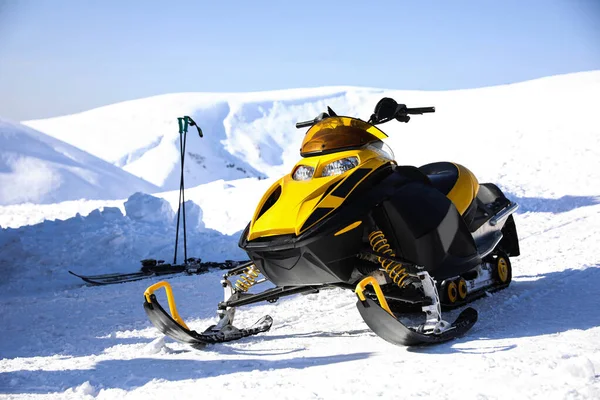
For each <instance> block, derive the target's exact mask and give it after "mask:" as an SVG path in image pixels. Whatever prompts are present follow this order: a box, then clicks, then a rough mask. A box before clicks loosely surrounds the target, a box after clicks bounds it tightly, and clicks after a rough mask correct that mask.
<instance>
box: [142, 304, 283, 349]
mask: <svg viewBox="0 0 600 400" xmlns="http://www.w3.org/2000/svg"><path fill="white" fill-rule="evenodd" d="M149 297H150V301H148V299H147V298H146V297H144V299H145V301H144V310H145V311H146V314H147V315H148V318H149V319H150V321H151V322H152V324H153V325H154V326H155V327H156V328H157V329H158V330H159V331H161V332H162V333H163V334H165V335H167V336H169V337H170V338H172V339H174V340H176V341H178V342H180V343H185V344H189V345H191V346H192V347H195V348H198V349H201V348H203V347H204V346H206V345H207V344H215V343H225V342H230V341H233V340H238V339H241V338H244V337H247V336H252V335H256V334H258V333H262V332H266V331H268V330H269V329H271V325H273V319H272V318H271V317H270V316H268V315H265V316H264V317H262V318H261V319H260V320H258V321H257V322H256V323H255V324H254V325H252V326H251V327H250V328H245V329H239V328H236V327H234V326H233V325H225V326H224V327H223V328H220V329H215V328H216V326H215V325H213V326H211V327H209V328H208V329H206V330H205V331H204V332H202V333H198V332H196V331H194V330H191V329H187V328H186V327H184V326H182V325H181V324H179V323H178V322H177V321H175V320H174V319H173V318H172V317H171V315H169V314H168V313H167V312H166V311H165V310H164V309H163V308H162V306H161V305H160V304H159V303H158V301H157V300H156V296H155V295H153V294H151V295H150V296H149Z"/></svg>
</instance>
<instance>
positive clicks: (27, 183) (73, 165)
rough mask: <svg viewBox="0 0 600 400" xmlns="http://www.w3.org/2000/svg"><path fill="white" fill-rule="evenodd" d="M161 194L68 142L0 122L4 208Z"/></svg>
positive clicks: (0, 199)
mask: <svg viewBox="0 0 600 400" xmlns="http://www.w3.org/2000/svg"><path fill="white" fill-rule="evenodd" d="M157 190H158V188H157V187H156V186H154V185H152V184H150V183H149V182H146V181H143V180H142V179H140V178H138V177H136V176H133V175H131V174H129V173H127V172H125V171H123V170H122V169H120V168H117V167H115V166H114V165H111V164H109V163H107V162H105V161H103V160H100V159H98V158H97V157H94V156H92V155H90V154H88V153H86V152H84V151H81V150H79V149H77V148H75V147H73V146H71V145H69V144H67V143H64V142H61V141H60V140H57V139H55V138H53V137H50V136H48V135H45V134H43V133H41V132H38V131H35V130H34V129H31V128H28V127H26V126H24V125H21V124H17V123H13V122H9V121H5V120H2V119H0V205H8V204H19V203H24V202H32V203H46V204H47V203H56V202H61V201H66V200H75V199H81V198H86V199H104V200H107V199H119V198H123V197H127V196H128V195H130V194H131V193H134V192H135V191H145V192H150V193H151V192H155V191H157Z"/></svg>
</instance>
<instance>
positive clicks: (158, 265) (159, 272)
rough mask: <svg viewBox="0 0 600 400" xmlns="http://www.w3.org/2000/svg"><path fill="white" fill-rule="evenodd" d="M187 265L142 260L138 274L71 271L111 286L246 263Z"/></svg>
mask: <svg viewBox="0 0 600 400" xmlns="http://www.w3.org/2000/svg"><path fill="white" fill-rule="evenodd" d="M186 261H187V262H186V263H185V264H178V265H172V264H165V263H164V261H162V260H153V259H148V260H142V268H141V269H140V270H139V271H138V272H124V273H113V274H103V275H80V274H76V273H75V272H73V271H69V273H70V274H71V275H74V276H76V277H78V278H80V279H82V280H83V281H85V282H87V283H89V284H91V285H111V284H115V283H125V282H133V281H138V280H140V279H146V278H152V277H155V276H165V275H173V274H180V273H185V274H187V275H198V274H203V273H205V272H208V270H209V269H210V268H220V269H229V268H233V267H236V266H237V265H240V264H242V263H244V262H245V261H232V260H226V261H225V262H223V263H220V262H212V261H209V262H201V261H200V259H198V258H188V259H187V260H186Z"/></svg>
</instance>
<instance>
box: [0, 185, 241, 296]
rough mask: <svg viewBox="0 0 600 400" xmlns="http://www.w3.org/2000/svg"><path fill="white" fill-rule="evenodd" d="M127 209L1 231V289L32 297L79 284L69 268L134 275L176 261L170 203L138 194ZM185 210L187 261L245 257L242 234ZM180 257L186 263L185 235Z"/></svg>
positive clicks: (191, 209)
mask: <svg viewBox="0 0 600 400" xmlns="http://www.w3.org/2000/svg"><path fill="white" fill-rule="evenodd" d="M124 208H125V210H126V215H123V213H122V212H121V209H120V208H119V207H104V208H103V209H102V210H100V209H96V210H93V211H92V212H91V213H90V214H89V215H87V216H85V217H83V216H81V215H79V214H77V216H75V217H73V218H69V219H67V220H64V221H61V220H56V221H44V222H42V223H40V224H37V225H33V226H24V227H21V228H18V229H2V230H0V260H1V261H2V273H3V280H2V283H0V285H4V286H5V288H4V290H9V291H11V292H27V291H31V289H32V287H37V288H39V287H45V288H47V289H51V290H56V289H57V288H60V287H64V285H65V284H69V283H70V284H73V283H74V282H77V283H79V282H80V281H78V280H77V279H75V278H72V277H70V276H69V275H68V273H67V272H68V270H70V269H71V270H73V271H74V272H78V273H81V274H84V275H86V274H88V275H90V274H92V275H93V274H99V273H110V272H121V271H126V272H127V271H131V272H133V271H136V270H138V269H139V267H140V265H139V261H140V260H142V259H145V258H155V259H162V260H166V261H167V262H171V261H172V260H173V251H174V242H175V227H176V220H175V217H176V215H175V213H174V211H173V209H172V208H171V206H170V205H169V203H168V202H167V201H166V200H163V199H161V198H157V197H153V196H151V195H147V194H142V193H136V194H134V195H132V196H131V197H130V198H129V199H128V200H127V201H126V202H125V203H124ZM186 211H187V212H186V220H187V222H188V226H187V244H188V257H198V258H201V259H202V260H204V261H224V260H226V259H245V258H246V255H245V253H244V252H242V251H241V250H240V249H239V248H238V246H237V243H238V239H239V234H236V235H231V236H229V235H223V234H221V233H220V232H218V231H215V230H212V229H206V228H205V227H204V225H203V222H202V220H201V217H202V210H201V208H200V207H199V206H198V205H196V204H194V203H193V202H191V201H188V202H186ZM180 229H182V227H181V228H180ZM180 232H182V231H180ZM178 258H179V259H178V261H179V262H182V260H183V238H182V236H181V233H180V243H179V257H178ZM25 266H26V267H25Z"/></svg>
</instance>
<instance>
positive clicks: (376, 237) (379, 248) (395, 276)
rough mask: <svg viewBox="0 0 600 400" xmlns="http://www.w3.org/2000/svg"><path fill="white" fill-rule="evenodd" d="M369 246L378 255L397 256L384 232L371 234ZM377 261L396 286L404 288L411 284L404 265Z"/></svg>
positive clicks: (380, 259) (389, 261)
mask: <svg viewBox="0 0 600 400" xmlns="http://www.w3.org/2000/svg"><path fill="white" fill-rule="evenodd" d="M369 244H370V245H371V248H372V249H373V251H375V252H376V253H383V254H385V255H388V256H390V257H395V256H396V253H394V250H392V247H391V246H390V244H389V243H388V241H387V239H386V238H385V234H384V233H383V232H382V231H373V232H371V233H370V234H369ZM377 261H379V264H381V267H382V268H383V269H384V270H385V272H386V273H387V274H388V275H389V277H390V278H391V279H392V281H393V282H394V283H395V284H396V285H398V286H400V287H401V288H403V287H405V286H406V285H408V284H409V283H410V279H409V278H410V274H409V273H408V272H407V271H406V268H404V267H403V266H402V263H400V262H397V261H391V260H386V259H383V258H381V257H377Z"/></svg>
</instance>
